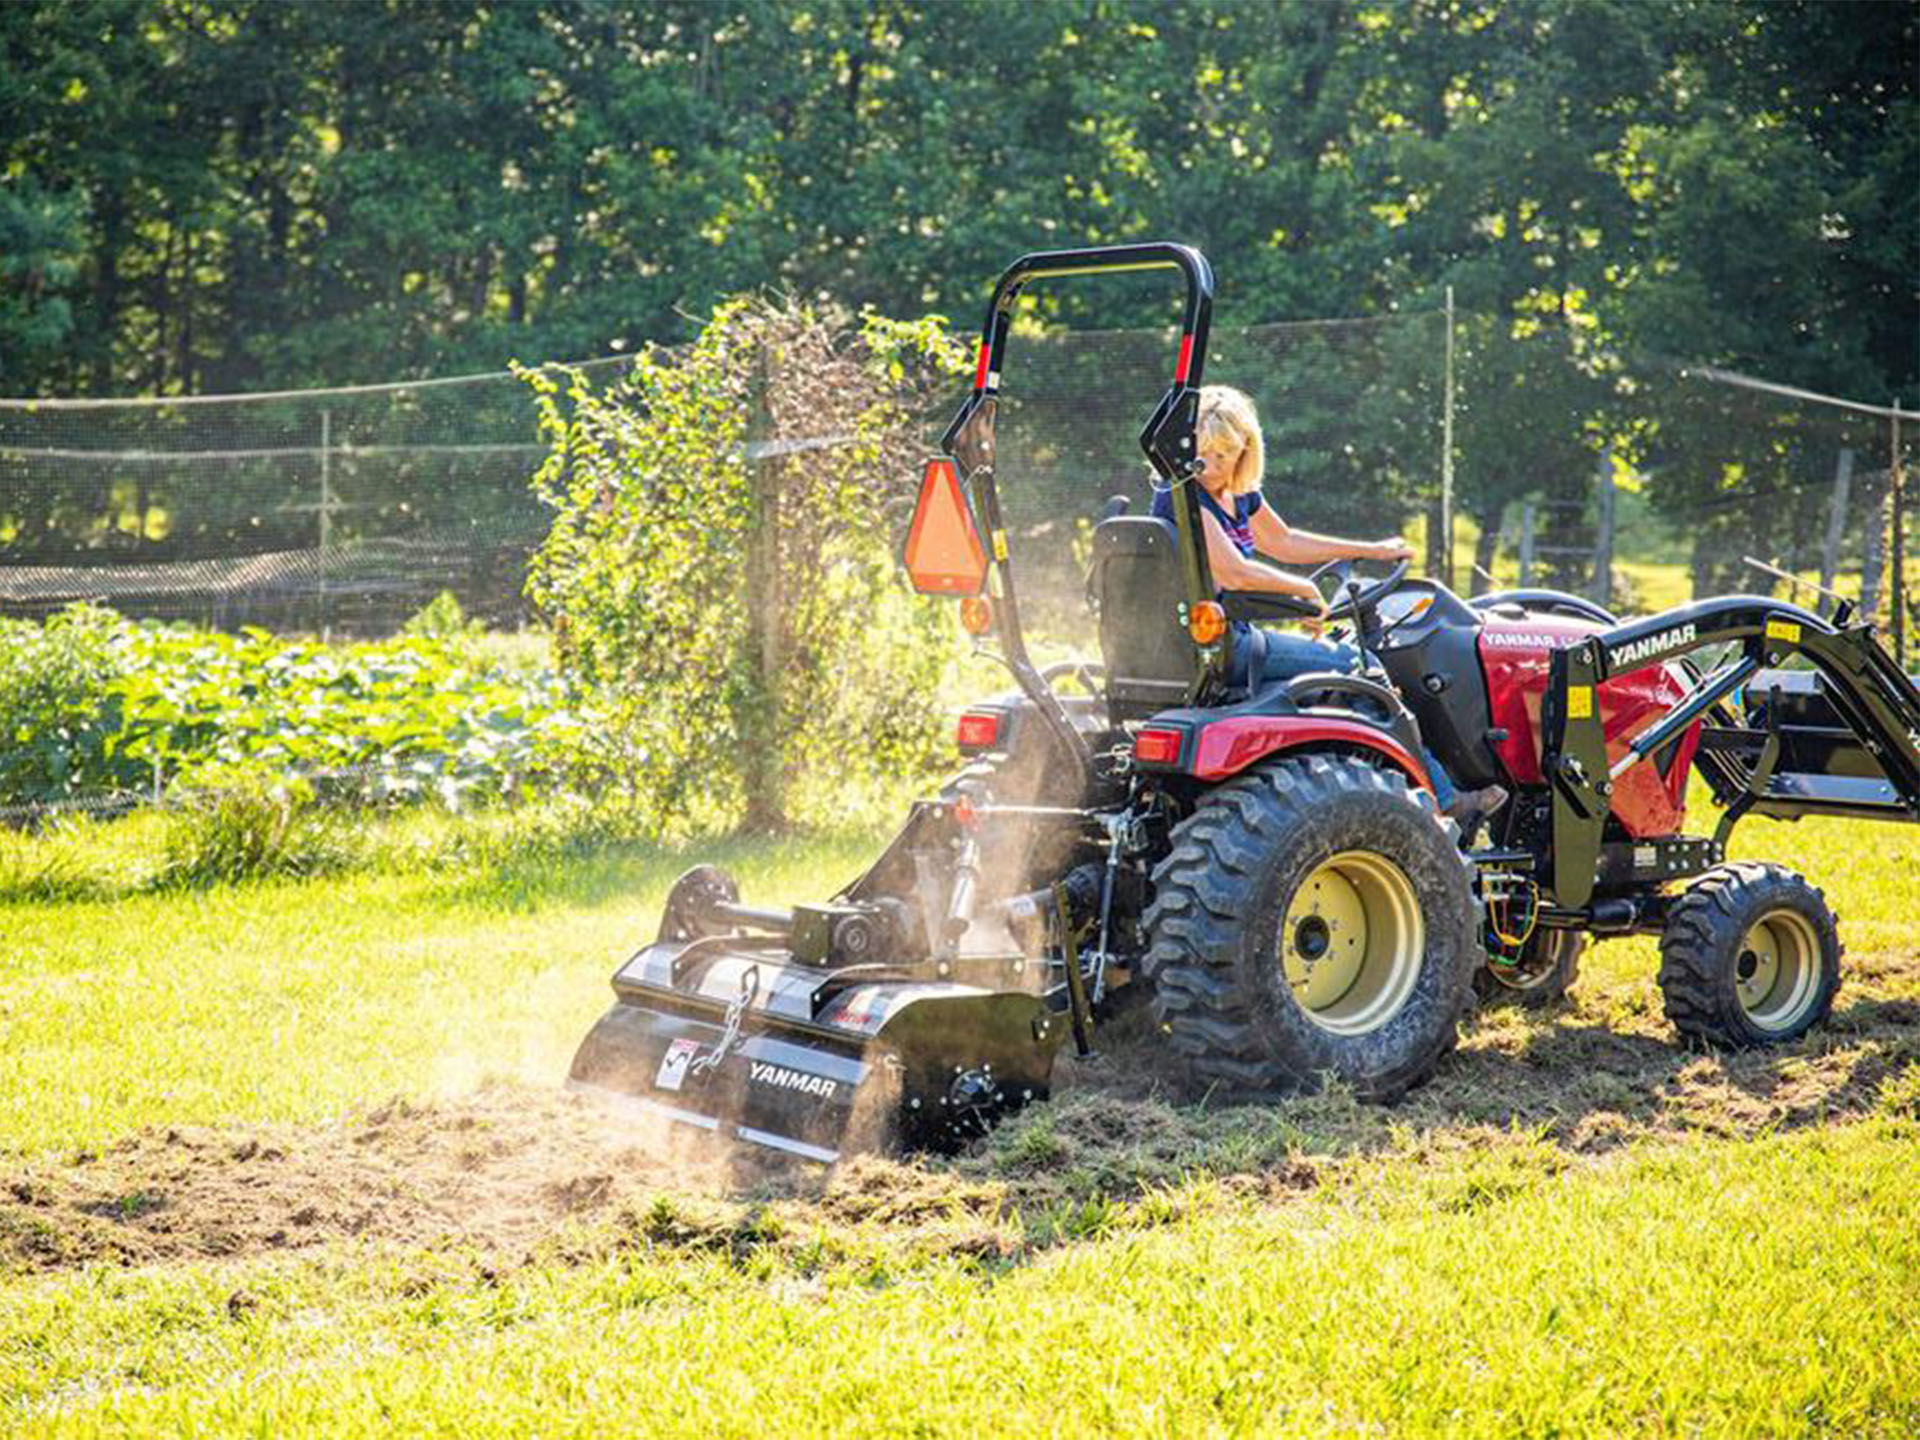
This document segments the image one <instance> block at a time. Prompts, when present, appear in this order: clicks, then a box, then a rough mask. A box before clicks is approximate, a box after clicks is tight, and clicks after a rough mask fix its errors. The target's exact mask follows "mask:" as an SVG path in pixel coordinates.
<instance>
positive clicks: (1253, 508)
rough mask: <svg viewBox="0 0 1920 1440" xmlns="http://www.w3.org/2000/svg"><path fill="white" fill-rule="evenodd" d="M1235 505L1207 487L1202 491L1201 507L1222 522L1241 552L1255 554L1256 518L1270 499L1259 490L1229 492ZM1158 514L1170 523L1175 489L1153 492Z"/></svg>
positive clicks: (1155, 512) (1229, 537) (1234, 544)
mask: <svg viewBox="0 0 1920 1440" xmlns="http://www.w3.org/2000/svg"><path fill="white" fill-rule="evenodd" d="M1227 498H1228V499H1229V500H1231V501H1232V508H1231V509H1229V508H1228V507H1227V506H1225V505H1222V504H1221V503H1220V502H1219V501H1218V500H1216V499H1214V498H1213V496H1211V495H1209V494H1208V493H1207V492H1206V490H1205V489H1204V488H1202V489H1201V491H1200V508H1201V509H1202V510H1205V511H1206V512H1207V513H1209V514H1210V515H1212V516H1213V518H1214V519H1215V520H1218V521H1219V522H1220V528H1221V529H1222V530H1224V531H1226V532H1227V538H1228V539H1229V540H1231V541H1232V542H1233V548H1234V549H1236V550H1238V551H1239V552H1240V553H1241V554H1242V555H1252V554H1253V525H1252V521H1253V517H1254V516H1255V515H1256V514H1257V513H1259V511H1260V508H1261V507H1262V506H1263V505H1265V504H1266V503H1267V502H1266V501H1265V500H1264V499H1263V498H1262V497H1261V495H1260V492H1259V491H1258V490H1254V491H1252V492H1250V493H1248V494H1246V495H1230V496H1228V497H1227ZM1152 513H1153V514H1154V516H1155V517H1157V518H1158V519H1161V520H1165V521H1167V522H1169V523H1171V522H1172V520H1173V491H1171V490H1162V489H1160V488H1158V487H1157V486H1156V487H1155V489H1154V492H1153V512H1152Z"/></svg>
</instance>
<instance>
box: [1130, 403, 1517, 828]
mask: <svg viewBox="0 0 1920 1440" xmlns="http://www.w3.org/2000/svg"><path fill="white" fill-rule="evenodd" d="M1195 437H1196V443H1197V444H1198V446H1199V449H1200V474H1199V481H1200V511H1201V517H1202V524H1203V527H1204V529H1205V535H1206V545H1207V566H1208V568H1209V569H1210V570H1211V571H1212V572H1213V578H1214V580H1215V581H1216V582H1217V583H1218V584H1219V585H1220V587H1221V588H1222V589H1224V590H1262V591H1266V592H1268V593H1271V594H1278V595H1287V596H1291V597H1292V598H1294V599H1296V600H1302V601H1305V602H1307V603H1308V604H1310V605H1314V606H1316V607H1318V609H1319V612H1320V615H1322V616H1324V615H1325V613H1326V602H1325V600H1324V599H1323V598H1322V596H1321V594H1320V591H1319V589H1318V588H1317V587H1316V586H1315V585H1314V583H1313V582H1312V581H1311V580H1309V579H1307V577H1306V576H1304V575H1295V574H1292V573H1291V572H1289V571H1286V570H1282V569H1281V568H1279V565H1276V564H1272V563H1269V562H1271V561H1278V562H1280V564H1296V565H1318V564H1324V563H1326V562H1327V561H1330V560H1383V561H1387V562H1389V563H1391V562H1394V561H1399V560H1410V559H1412V558H1413V547H1412V546H1411V545H1409V544H1408V543H1407V542H1406V541H1405V540H1403V539H1401V538H1400V537H1399V536H1397V535H1396V536H1395V537H1393V538H1392V539H1391V540H1375V541H1367V540H1347V539H1342V538H1341V537H1339V536H1337V535H1317V534H1315V533H1314V532H1313V531H1311V530H1296V529H1294V528H1293V527H1292V526H1290V525H1288V524H1287V522H1286V521H1284V520H1282V519H1281V518H1280V513H1279V512H1278V511H1277V510H1275V509H1274V508H1273V506H1271V505H1269V504H1268V503H1267V501H1266V498H1265V496H1263V495H1262V494H1261V493H1260V480H1261V476H1262V474H1263V472H1264V471H1265V468H1266V447H1265V444H1264V442H1263V441H1262V439H1261V435H1260V417H1259V415H1258V414H1257V413H1256V412H1255V410H1254V405H1253V400H1252V398H1251V397H1250V396H1248V395H1246V394H1245V393H1243V392H1242V391H1239V390H1235V389H1233V388H1232V387H1231V386H1227V385H1207V386H1203V387H1202V388H1201V391H1200V414H1199V419H1198V421H1197V423H1196V425H1195ZM1153 513H1154V514H1155V515H1156V516H1158V517H1159V518H1160V519H1162V520H1167V521H1171V520H1172V519H1173V493H1172V491H1170V490H1163V489H1159V488H1156V489H1155V491H1154V496H1153ZM1263 557H1264V558H1263ZM1320 624H1321V621H1320V620H1318V619H1312V620H1309V621H1307V625H1308V627H1309V628H1310V629H1312V630H1314V631H1315V632H1317V631H1318V630H1319V628H1320ZM1233 632H1234V633H1233V650H1232V653H1233V671H1232V673H1231V674H1230V675H1229V677H1228V679H1229V683H1231V684H1234V685H1236V686H1244V687H1247V688H1257V687H1258V686H1260V685H1262V684H1265V683H1269V682H1272V681H1276V680H1289V679H1292V678H1293V677H1294V676H1296V675H1306V674H1311V673H1317V672H1323V671H1335V672H1338V673H1342V674H1351V673H1357V672H1358V671H1360V670H1361V669H1362V668H1363V662H1362V656H1361V653H1360V650H1359V647H1358V646H1355V645H1348V644H1338V643H1334V642H1331V641H1326V640H1321V639H1318V638H1312V639H1310V638H1308V637H1306V636H1302V635H1284V634H1280V633H1278V632H1276V631H1272V630H1265V629H1261V628H1258V627H1256V626H1253V625H1249V624H1247V623H1246V622H1245V621H1236V622H1234V626H1233ZM1423 758H1424V760H1425V762H1426V767H1427V773H1428V774H1429V775H1430V776H1431V777H1432V779H1433V791H1434V798H1435V799H1436V800H1437V801H1438V802H1439V804H1440V808H1441V810H1442V812H1444V813H1445V814H1447V815H1449V816H1451V817H1453V818H1454V819H1456V820H1459V821H1461V822H1462V823H1463V824H1466V823H1469V822H1471V821H1473V820H1477V819H1479V818H1480V817H1482V816H1486V815H1490V814H1492V813H1493V812H1494V811H1495V810H1498V809H1499V808H1500V806H1501V805H1502V804H1503V803H1505V801H1506V798H1507V792H1506V791H1505V789H1503V788H1502V787H1501V786H1498V785H1489V786H1487V787H1486V788H1485V789H1481V790H1470V791H1466V792H1464V793H1463V792H1461V791H1460V790H1459V789H1458V788H1457V787H1456V786H1455V785H1454V783H1453V780H1452V778H1451V777H1450V776H1449V775H1448V774H1447V772H1446V769H1445V767H1444V766H1442V765H1441V764H1440V762H1439V761H1438V760H1437V759H1436V758H1435V757H1434V755H1433V753H1432V751H1430V750H1429V751H1427V752H1426V753H1425V755H1424V756H1423Z"/></svg>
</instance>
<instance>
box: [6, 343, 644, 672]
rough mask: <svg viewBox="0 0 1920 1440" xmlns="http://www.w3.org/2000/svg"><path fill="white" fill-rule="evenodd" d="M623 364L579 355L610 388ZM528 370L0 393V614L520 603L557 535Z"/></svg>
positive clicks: (369, 622) (397, 610) (352, 626)
mask: <svg viewBox="0 0 1920 1440" xmlns="http://www.w3.org/2000/svg"><path fill="white" fill-rule="evenodd" d="M630 363H631V362H630V361H629V360H626V359H619V358H615V359H607V360H599V361H593V362H589V363H588V364H586V365H585V366H583V367H582V368H583V369H584V370H585V372H586V373H587V374H588V375H589V377H590V378H592V379H594V380H596V381H600V380H605V379H610V378H612V377H613V376H614V375H616V374H618V373H620V371H621V369H622V367H625V366H627V365H629V364H630ZM543 452H544V447H543V446H542V444H541V440H540V437H539V435H538V433H537V429H536V424H535V416H534V410H533V406H532V403H531V399H530V396H529V393H528V389H527V386H526V384H525V382H524V381H522V380H520V379H518V378H516V377H515V376H513V375H511V374H504V373H502V374H487V375H478V376H466V377H454V378H448V379H441V380H432V381H426V382H421V383H416V384H410V385H377V386H363V387H352V388H347V389H336V390H315V391H307V392H297V393H282V394H273V395H263V396H252V397H250V396H231V397H191V398H185V399H175V400H157V401H139V400H130V401H100V402H94V401H78V402H72V401H66V402H63V401H52V402H46V401H41V402H35V401H12V400H10V401H4V402H0V613H6V614H12V615H26V616H37V615H45V614H48V613H50V612H52V611H54V610H57V609H59V608H60V607H62V606H64V605H68V604H71V603H73V602H75V601H95V602H100V603H104V604H107V605H111V606H113V607H115V608H117V609H119V610H122V611H123V612H125V613H128V614H130V615H136V616H152V617H157V618H162V619H170V620H189V621H194V622H197V623H200V624H204V625H209V626H212V627H215V628H221V629H231V628H234V627H237V626H240V625H248V624H251V625H261V626H265V627H268V628H272V629H286V630H300V631H312V632H315V633H327V632H331V631H346V632H350V633H357V634H383V633H389V632H391V631H392V630H394V629H396V628H397V627H398V626H399V625H400V624H401V623H402V622H403V621H405V620H406V619H407V618H408V616H410V615H412V614H413V613H415V612H416V611H417V610H418V609H419V608H420V607H421V606H422V604H424V603H425V602H426V601H428V600H430V599H432V598H433V597H434V596H435V595H437V594H439V593H440V592H441V591H443V590H450V591H452V592H454V593H455V594H456V595H457V596H459V597H460V599H461V600H462V601H463V603H464V604H465V605H466V606H467V608H468V609H469V610H470V611H471V612H473V613H475V614H478V615H481V616H483V617H486V618H489V619H493V620H496V621H502V622H505V621H509V620H513V619H515V618H517V617H518V616H519V614H520V612H521V608H522V601H521V596H520V591H521V585H522V580H523V577H524V573H525V566H526V559H527V556H528V553H529V552H530V549H531V547H532V546H534V545H536V544H537V543H538V542H539V540H540V537H541V536H542V534H543V533H544V531H545V528H546V516H545V514H544V512H543V510H542V508H541V506H540V505H539V503H538V502H537V500H536V499H535V497H534V494H533V491H532V489H531V488H530V486H529V484H528V477H529V476H530V475H531V474H532V472H533V471H534V469H535V468H536V467H537V466H538V464H539V462H540V459H541V457H542V454H543Z"/></svg>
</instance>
